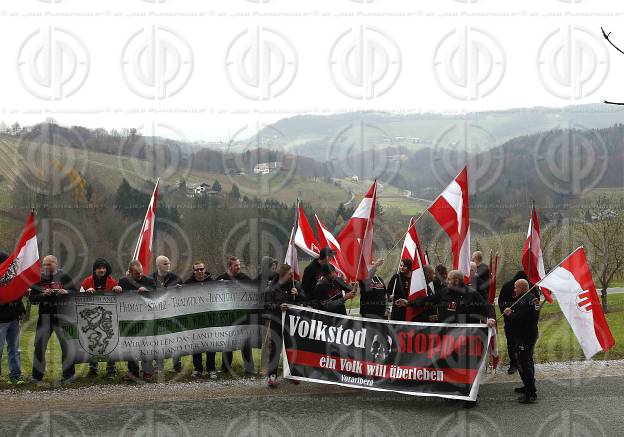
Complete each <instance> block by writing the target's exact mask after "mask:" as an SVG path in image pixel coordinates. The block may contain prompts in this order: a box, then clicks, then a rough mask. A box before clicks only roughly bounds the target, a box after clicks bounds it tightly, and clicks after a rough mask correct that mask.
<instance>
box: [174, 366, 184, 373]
mask: <svg viewBox="0 0 624 437" xmlns="http://www.w3.org/2000/svg"><path fill="white" fill-rule="evenodd" d="M173 371H174V372H176V373H180V372H181V371H182V364H180V365H177V366H174V368H173Z"/></svg>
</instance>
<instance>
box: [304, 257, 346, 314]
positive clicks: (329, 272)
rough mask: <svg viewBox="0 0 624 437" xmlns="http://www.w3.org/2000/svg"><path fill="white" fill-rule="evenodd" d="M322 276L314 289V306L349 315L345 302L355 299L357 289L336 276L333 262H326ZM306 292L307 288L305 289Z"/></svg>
mask: <svg viewBox="0 0 624 437" xmlns="http://www.w3.org/2000/svg"><path fill="white" fill-rule="evenodd" d="M321 269H322V276H321V278H320V279H319V280H318V282H317V283H316V286H315V287H314V289H313V290H312V304H313V305H312V306H313V307H314V308H317V309H320V310H324V311H328V312H330V313H336V314H342V315H345V316H346V315H347V308H346V306H345V302H346V301H348V300H349V299H353V297H354V296H355V291H353V290H352V288H351V287H350V286H349V285H348V284H347V283H345V282H344V281H343V280H342V279H341V278H339V277H338V276H336V270H335V269H334V266H332V265H331V264H324V265H323V266H322V267H321ZM304 293H305V290H304Z"/></svg>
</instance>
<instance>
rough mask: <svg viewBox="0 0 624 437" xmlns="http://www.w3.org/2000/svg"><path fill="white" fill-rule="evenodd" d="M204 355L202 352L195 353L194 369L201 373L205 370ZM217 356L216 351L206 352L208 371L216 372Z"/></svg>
mask: <svg viewBox="0 0 624 437" xmlns="http://www.w3.org/2000/svg"><path fill="white" fill-rule="evenodd" d="M203 355H204V354H202V353H198V354H193V369H194V370H197V371H198V372H200V373H201V372H203V371H204V364H203ZM216 356H217V353H216V352H206V372H214V371H215V370H217V368H216V367H215V358H216Z"/></svg>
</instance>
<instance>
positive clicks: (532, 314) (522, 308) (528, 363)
mask: <svg viewBox="0 0 624 437" xmlns="http://www.w3.org/2000/svg"><path fill="white" fill-rule="evenodd" d="M514 298H515V299H516V302H515V303H514V304H512V305H511V306H509V307H507V308H505V309H504V310H503V314H504V315H505V316H507V317H510V318H511V320H512V336H513V339H514V344H515V347H516V360H517V363H518V372H519V373H520V378H522V382H523V384H524V386H523V387H519V388H516V389H515V391H516V392H517V393H522V396H520V398H518V400H519V401H520V403H521V404H532V403H534V402H535V401H536V400H537V391H536V389H535V367H534V363H533V350H534V349H535V343H536V342H537V337H538V330H537V323H538V321H539V307H540V305H539V298H537V297H535V295H533V294H532V293H529V283H528V282H527V281H526V279H518V280H517V281H516V283H515V284H514Z"/></svg>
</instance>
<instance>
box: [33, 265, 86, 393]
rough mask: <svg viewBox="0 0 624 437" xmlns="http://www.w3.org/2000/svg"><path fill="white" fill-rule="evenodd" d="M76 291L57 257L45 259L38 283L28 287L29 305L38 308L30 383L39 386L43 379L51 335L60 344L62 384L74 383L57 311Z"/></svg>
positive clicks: (72, 364)
mask: <svg viewBox="0 0 624 437" xmlns="http://www.w3.org/2000/svg"><path fill="white" fill-rule="evenodd" d="M76 292H77V290H76V286H75V285H74V281H73V280H72V278H71V277H70V276H69V275H66V274H65V273H63V272H61V271H60V270H59V267H58V260H57V259H56V257H55V256H54V255H47V256H46V257H44V258H43V274H42V275H41V281H40V282H39V283H37V284H36V285H33V286H32V287H31V289H30V297H29V299H30V302H31V303H32V304H34V305H39V318H38V319H37V329H36V332H35V353H34V357H33V368H32V378H31V381H32V382H33V383H39V382H41V380H42V379H43V374H44V373H45V368H46V362H45V352H46V349H47V346H48V341H49V340H50V337H51V336H52V332H54V333H55V334H56V337H57V338H58V341H59V343H60V345H61V357H62V358H61V360H62V368H63V381H62V382H63V383H65V384H66V383H70V382H72V381H73V380H74V375H75V373H76V371H75V367H74V357H73V351H70V350H69V347H68V345H67V343H66V341H65V336H64V335H63V332H62V328H61V319H60V317H59V315H58V311H59V308H60V307H61V305H64V304H66V299H65V296H68V295H70V294H75V293H76Z"/></svg>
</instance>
